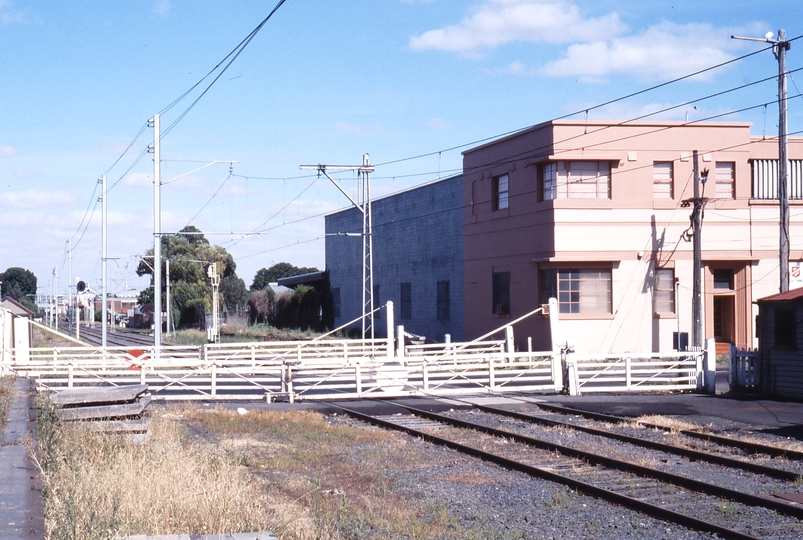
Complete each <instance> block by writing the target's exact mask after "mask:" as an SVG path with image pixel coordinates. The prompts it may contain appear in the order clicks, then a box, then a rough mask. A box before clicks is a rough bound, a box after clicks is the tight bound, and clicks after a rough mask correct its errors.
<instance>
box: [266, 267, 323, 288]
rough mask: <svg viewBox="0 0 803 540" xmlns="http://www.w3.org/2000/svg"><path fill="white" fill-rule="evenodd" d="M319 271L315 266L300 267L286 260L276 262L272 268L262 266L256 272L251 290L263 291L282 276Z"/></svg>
mask: <svg viewBox="0 0 803 540" xmlns="http://www.w3.org/2000/svg"><path fill="white" fill-rule="evenodd" d="M318 271H319V270H318V269H317V268H314V267H310V268H306V267H298V266H293V265H292V264H290V263H286V262H280V263H276V264H274V265H273V266H271V267H270V268H262V269H261V270H259V271H258V272H257V273H256V275H255V276H254V283H253V284H252V285H251V290H252V291H261V290H262V289H264V288H265V287H267V286H268V285H269V284H270V283H275V282H277V281H279V280H280V279H281V278H286V277H290V276H298V275H300V274H309V273H310V272H318Z"/></svg>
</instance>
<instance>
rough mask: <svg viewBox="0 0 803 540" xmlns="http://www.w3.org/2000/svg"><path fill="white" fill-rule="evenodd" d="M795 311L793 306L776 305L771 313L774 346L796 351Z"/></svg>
mask: <svg viewBox="0 0 803 540" xmlns="http://www.w3.org/2000/svg"><path fill="white" fill-rule="evenodd" d="M796 311H797V309H796V308H795V306H794V305H791V306H789V305H776V306H775V310H774V313H773V316H774V323H775V324H774V325H773V326H774V328H773V333H774V336H773V339H774V345H775V346H776V347H778V348H782V349H797V320H796V319H795V316H796Z"/></svg>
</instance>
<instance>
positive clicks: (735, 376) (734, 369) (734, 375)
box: [728, 341, 742, 388]
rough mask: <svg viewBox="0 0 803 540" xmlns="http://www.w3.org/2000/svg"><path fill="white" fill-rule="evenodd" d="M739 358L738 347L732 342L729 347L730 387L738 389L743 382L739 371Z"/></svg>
mask: <svg viewBox="0 0 803 540" xmlns="http://www.w3.org/2000/svg"><path fill="white" fill-rule="evenodd" d="M739 368H740V366H739V356H738V351H737V350H736V345H735V344H734V343H733V342H732V341H731V342H730V344H729V347H728V385H729V386H730V387H731V388H736V387H737V386H738V385H739V382H740V381H741V380H742V377H741V373H740V372H741V370H740V369H739Z"/></svg>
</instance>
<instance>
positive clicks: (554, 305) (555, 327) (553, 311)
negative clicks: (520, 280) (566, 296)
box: [549, 298, 564, 392]
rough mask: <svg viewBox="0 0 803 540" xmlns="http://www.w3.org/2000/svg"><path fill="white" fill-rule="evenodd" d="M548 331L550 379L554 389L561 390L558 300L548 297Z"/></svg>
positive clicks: (561, 361)
mask: <svg viewBox="0 0 803 540" xmlns="http://www.w3.org/2000/svg"><path fill="white" fill-rule="evenodd" d="M549 333H550V337H551V341H552V380H553V381H554V384H555V391H556V392H562V391H563V390H564V386H563V354H562V352H561V350H562V347H563V343H562V342H561V339H562V337H561V335H560V326H559V324H558V300H557V299H556V298H550V299H549Z"/></svg>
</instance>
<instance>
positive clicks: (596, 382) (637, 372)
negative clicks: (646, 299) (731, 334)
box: [570, 352, 705, 392]
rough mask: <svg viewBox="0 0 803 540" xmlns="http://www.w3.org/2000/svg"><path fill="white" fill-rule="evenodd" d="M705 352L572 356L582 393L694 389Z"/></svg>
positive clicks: (699, 382) (697, 382)
mask: <svg viewBox="0 0 803 540" xmlns="http://www.w3.org/2000/svg"><path fill="white" fill-rule="evenodd" d="M704 355H705V353H704V352H668V353H651V354H649V355H643V356H641V355H634V354H629V355H626V356H624V357H617V356H611V355H598V356H594V355H586V356H583V357H579V356H578V355H571V356H572V358H571V360H570V362H571V363H573V364H575V365H576V368H577V384H578V387H579V388H580V390H581V392H616V391H622V390H626V391H630V390H643V391H654V390H665V391H667V390H697V389H699V388H700V387H701V386H702V382H703V381H702V376H701V373H702V364H703V357H704Z"/></svg>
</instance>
